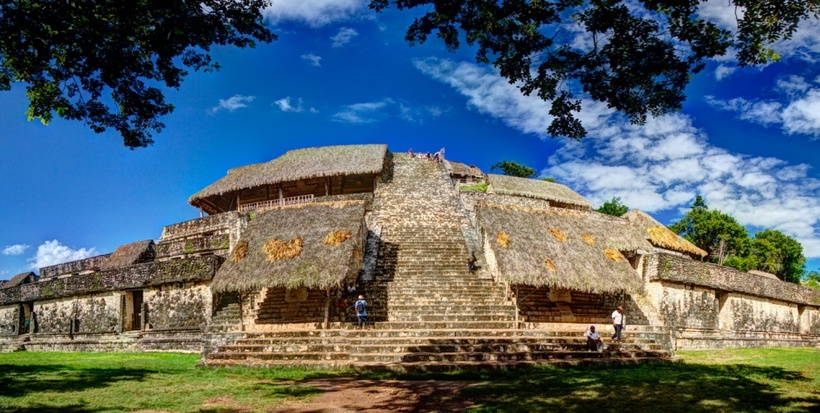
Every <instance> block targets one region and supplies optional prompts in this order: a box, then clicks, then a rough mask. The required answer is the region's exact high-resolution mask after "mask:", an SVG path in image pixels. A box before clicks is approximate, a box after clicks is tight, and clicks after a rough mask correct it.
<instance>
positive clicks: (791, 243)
mask: <svg viewBox="0 0 820 413" xmlns="http://www.w3.org/2000/svg"><path fill="white" fill-rule="evenodd" d="M596 211H598V212H601V213H604V214H608V215H614V216H618V217H619V216H621V215H623V214H625V213H626V212H627V211H629V207H628V206H626V205H624V204H623V203H622V202H621V198H619V197H614V198H612V199H611V200H609V201H606V202H604V204H603V205H601V207H600V208H598V209H596ZM669 229H670V230H672V231H674V232H675V233H676V234H678V235H680V236H682V237H683V238H685V239H686V240H687V241H689V242H691V243H692V244H695V245H696V246H697V247H698V248H700V249H703V250H704V251H706V252H707V253H709V255H708V256H707V257H706V260H708V261H710V262H713V263H715V264H720V265H725V266H727V267H732V268H737V269H738V270H741V271H750V270H758V271H765V272H768V273H771V274H774V275H776V276H777V277H778V278H780V279H781V280H784V281H788V282H793V283H798V284H799V283H801V279H803V281H802V284H803V285H806V286H808V287H812V288H818V289H820V273H818V272H817V271H811V272H807V271H806V269H805V265H806V257H805V256H804V255H803V246H802V245H800V243H799V242H797V240H795V239H794V238H792V237H790V236H788V235H786V234H784V233H782V232H780V231H778V230H774V229H765V230H763V231H758V232H756V233H755V234H754V236H752V237H750V236H749V232H748V231H747V230H746V228H744V227H743V225H740V224H739V223H738V222H737V220H735V219H734V218H733V217H732V216H731V215H729V214H726V213H724V212H721V211H718V210H716V209H709V207H708V206H707V205H706V201H704V199H703V197H701V196H700V195H698V196H696V197H695V201H694V203H693V204H692V208H691V209H690V210H689V212H687V213H686V215H685V216H684V217H683V218H681V220H679V221H678V222H676V223H674V224H672V225H670V226H669Z"/></svg>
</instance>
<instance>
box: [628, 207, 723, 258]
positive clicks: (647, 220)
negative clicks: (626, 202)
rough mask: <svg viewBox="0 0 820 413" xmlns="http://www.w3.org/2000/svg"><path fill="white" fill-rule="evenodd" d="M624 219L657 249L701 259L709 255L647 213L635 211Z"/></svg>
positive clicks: (630, 212)
mask: <svg viewBox="0 0 820 413" xmlns="http://www.w3.org/2000/svg"><path fill="white" fill-rule="evenodd" d="M622 218H626V219H627V220H628V221H629V222H630V223H632V225H633V226H635V228H638V229H639V230H641V231H642V232H643V233H644V235H645V236H646V239H648V240H649V242H651V243H652V245H654V246H656V247H660V248H664V249H668V250H672V251H677V252H682V253H685V254H689V255H696V256H699V257H705V256H707V255H708V253H707V252H706V251H704V250H702V249H700V248H698V247H696V246H695V244H692V243H691V242H689V241H687V240H686V239H685V238H683V237H681V236H680V235H678V234H675V233H674V232H672V230H670V229H669V228H667V227H666V226H665V225H663V224H661V223H660V222H658V221H656V220H655V218H652V216H650V215H649V214H647V213H646V212H643V211H641V210H637V209H633V210H631V211H629V212H627V213H626V214H624V215H623V217H622Z"/></svg>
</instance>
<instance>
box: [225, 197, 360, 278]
mask: <svg viewBox="0 0 820 413" xmlns="http://www.w3.org/2000/svg"><path fill="white" fill-rule="evenodd" d="M364 213H365V202H364V201H341V202H329V203H316V204H307V205H301V206H296V207H285V208H279V209H273V210H269V211H266V212H262V213H259V214H258V215H256V217H255V218H253V219H252V220H251V221H250V222H249V223H248V226H247V228H245V230H244V231H242V234H241V236H240V240H239V242H238V243H237V246H236V247H235V248H234V251H232V253H231V257H230V258H229V259H228V260H227V261H225V263H224V264H223V265H222V267H220V268H219V271H217V273H216V275H215V276H214V279H213V282H212V284H211V288H212V289H213V290H214V291H215V292H224V291H244V290H251V289H258V288H264V287H285V288H299V287H307V288H316V289H328V288H333V287H339V286H341V285H342V284H343V280H344V278H345V276H347V275H348V274H349V273H350V272H351V271H353V272H356V271H358V270H359V268H358V267H357V268H351V266H352V265H353V263H354V261H355V260H354V259H353V257H354V252H355V251H356V250H360V249H361V248H362V239H361V238H362V236H361V233H362V232H363V229H364V228H363V226H364ZM271 259H276V260H274V261H271ZM357 265H358V264H357Z"/></svg>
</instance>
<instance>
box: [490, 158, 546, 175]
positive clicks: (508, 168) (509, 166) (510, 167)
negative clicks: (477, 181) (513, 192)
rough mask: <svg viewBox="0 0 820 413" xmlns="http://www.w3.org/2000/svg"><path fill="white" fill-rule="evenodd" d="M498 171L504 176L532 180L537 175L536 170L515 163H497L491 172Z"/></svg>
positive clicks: (491, 168)
mask: <svg viewBox="0 0 820 413" xmlns="http://www.w3.org/2000/svg"><path fill="white" fill-rule="evenodd" d="M496 169H498V170H500V171H501V172H502V173H503V174H504V175H508V176H517V177H519V178H532V177H533V176H535V174H536V172H535V169H532V168H530V167H529V166H527V165H521V164H519V163H518V162H513V161H501V162H496V163H495V164H494V165H493V166H491V167H490V170H491V171H494V170H496Z"/></svg>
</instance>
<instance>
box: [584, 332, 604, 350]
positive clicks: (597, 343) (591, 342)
mask: <svg viewBox="0 0 820 413" xmlns="http://www.w3.org/2000/svg"><path fill="white" fill-rule="evenodd" d="M584 337H586V338H587V349H588V350H590V351H601V350H603V348H604V342H603V341H602V340H601V335H600V334H598V332H597V331H595V326H589V330H587V332H586V333H584Z"/></svg>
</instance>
